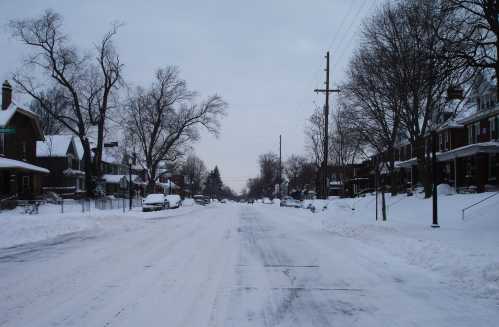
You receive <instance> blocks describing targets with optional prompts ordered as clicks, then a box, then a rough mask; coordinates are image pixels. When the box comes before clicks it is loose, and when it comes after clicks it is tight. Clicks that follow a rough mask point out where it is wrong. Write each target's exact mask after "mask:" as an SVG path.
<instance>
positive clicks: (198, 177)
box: [180, 154, 207, 195]
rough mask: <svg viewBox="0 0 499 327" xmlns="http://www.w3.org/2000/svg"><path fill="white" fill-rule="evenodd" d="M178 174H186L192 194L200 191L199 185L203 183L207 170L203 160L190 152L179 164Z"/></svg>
mask: <svg viewBox="0 0 499 327" xmlns="http://www.w3.org/2000/svg"><path fill="white" fill-rule="evenodd" d="M180 174H182V175H184V176H187V178H188V180H189V182H190V188H191V191H192V195H194V194H197V193H199V192H200V191H201V186H202V185H203V184H204V180H205V178H206V175H207V170H206V166H205V164H204V162H203V160H201V159H200V158H199V157H197V156H196V155H194V154H190V155H189V156H187V158H186V159H185V161H184V162H183V163H182V164H181V167H180Z"/></svg>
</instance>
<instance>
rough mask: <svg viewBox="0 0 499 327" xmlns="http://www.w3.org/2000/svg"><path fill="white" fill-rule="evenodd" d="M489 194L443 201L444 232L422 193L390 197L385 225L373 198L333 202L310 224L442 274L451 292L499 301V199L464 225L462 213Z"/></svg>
mask: <svg viewBox="0 0 499 327" xmlns="http://www.w3.org/2000/svg"><path fill="white" fill-rule="evenodd" d="M448 191H453V190H452V188H446V187H444V186H441V189H440V191H439V192H442V193H441V194H449V193H450V192H448ZM489 195H491V193H482V194H466V195H464V194H457V195H453V196H443V197H440V198H439V224H440V226H441V228H439V229H433V228H431V227H430V225H431V223H432V201H431V199H423V198H422V197H421V196H420V195H419V194H417V195H416V196H412V197H407V196H405V195H399V196H395V197H391V196H390V195H387V205H388V210H387V211H388V220H387V221H386V222H382V221H378V222H376V221H375V197H374V196H372V195H371V196H366V197H364V198H359V199H336V200H332V201H330V203H329V206H328V210H327V211H325V212H323V213H319V214H318V215H319V216H320V219H319V220H317V219H309V218H308V217H310V216H308V217H307V219H308V221H309V223H314V224H317V226H318V227H320V228H323V229H326V230H328V231H330V232H332V233H334V234H336V235H339V236H342V237H348V238H353V239H356V240H359V241H361V242H364V243H366V244H368V245H370V246H372V247H375V248H377V249H382V250H384V251H386V252H388V253H389V254H391V255H395V256H397V257H400V258H402V259H403V260H405V261H407V262H408V263H410V264H412V265H415V266H418V267H421V268H424V269H428V270H430V271H432V272H434V273H437V274H439V275H443V276H445V278H443V280H445V281H446V283H449V286H450V287H459V288H462V289H464V290H466V291H469V292H472V293H475V295H476V296H483V297H489V296H494V297H496V298H497V299H499V256H498V253H499V242H498V235H499V216H498V214H497V212H499V195H498V196H497V197H494V198H491V199H490V200H488V201H486V202H484V203H482V204H480V205H477V206H476V207H473V208H472V209H470V210H469V211H467V212H466V215H465V219H464V220H462V212H461V209H462V208H464V207H466V206H468V205H470V204H473V203H476V202H478V201H479V200H481V199H483V198H485V197H487V196H489ZM380 210H381V209H380ZM301 215H302V216H303V217H304V218H305V216H306V214H305V213H302V214H301ZM312 217H317V214H315V215H312ZM379 219H381V213H380V214H379Z"/></svg>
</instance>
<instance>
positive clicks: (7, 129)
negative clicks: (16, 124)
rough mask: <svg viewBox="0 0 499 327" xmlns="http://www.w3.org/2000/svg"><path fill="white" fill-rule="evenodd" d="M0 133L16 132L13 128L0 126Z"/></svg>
mask: <svg viewBox="0 0 499 327" xmlns="http://www.w3.org/2000/svg"><path fill="white" fill-rule="evenodd" d="M0 134H16V129H15V128H0Z"/></svg>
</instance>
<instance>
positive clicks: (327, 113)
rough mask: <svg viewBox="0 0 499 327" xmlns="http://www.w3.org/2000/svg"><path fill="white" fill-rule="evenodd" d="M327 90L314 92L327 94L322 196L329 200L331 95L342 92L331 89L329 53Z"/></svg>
mask: <svg viewBox="0 0 499 327" xmlns="http://www.w3.org/2000/svg"><path fill="white" fill-rule="evenodd" d="M325 71H326V82H325V83H324V84H326V88H325V89H315V90H314V92H316V93H325V94H326V104H325V105H324V149H323V150H324V159H323V162H322V166H323V172H324V176H323V181H322V188H321V190H322V196H323V198H324V199H327V197H328V193H329V192H328V190H329V187H328V185H327V184H328V179H327V163H328V147H329V144H328V143H329V133H328V127H329V93H338V92H340V90H334V89H333V90H332V89H330V88H329V51H328V52H327V53H326V69H325Z"/></svg>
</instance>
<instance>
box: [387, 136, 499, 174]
mask: <svg viewBox="0 0 499 327" xmlns="http://www.w3.org/2000/svg"><path fill="white" fill-rule="evenodd" d="M478 153H499V142H495V141H491V142H482V143H473V144H468V145H465V146H462V147H459V148H456V149H453V150H449V151H445V152H437V153H436V157H437V161H449V160H452V159H456V158H462V157H469V156H472V155H475V154H478ZM429 157H430V158H431V153H430V156H429ZM416 165H417V158H411V159H409V160H406V161H401V162H397V163H396V166H397V167H398V168H409V167H412V166H416Z"/></svg>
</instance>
